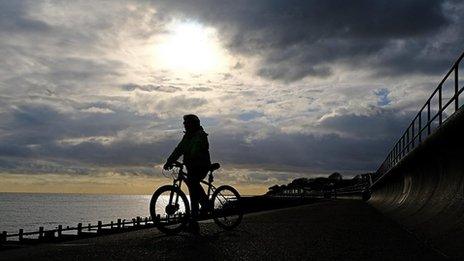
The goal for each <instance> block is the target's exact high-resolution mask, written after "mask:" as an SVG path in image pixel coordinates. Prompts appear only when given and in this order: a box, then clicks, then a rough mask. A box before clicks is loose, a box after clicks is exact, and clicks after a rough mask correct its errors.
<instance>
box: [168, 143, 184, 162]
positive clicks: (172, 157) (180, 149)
mask: <svg viewBox="0 0 464 261" xmlns="http://www.w3.org/2000/svg"><path fill="white" fill-rule="evenodd" d="M184 148H185V141H184V138H182V140H181V141H180V142H179V144H177V146H176V148H175V149H174V151H173V152H172V153H171V155H170V156H169V157H168V160H167V161H166V164H168V165H170V164H172V163H174V162H175V161H177V160H178V159H179V158H180V156H182V154H184Z"/></svg>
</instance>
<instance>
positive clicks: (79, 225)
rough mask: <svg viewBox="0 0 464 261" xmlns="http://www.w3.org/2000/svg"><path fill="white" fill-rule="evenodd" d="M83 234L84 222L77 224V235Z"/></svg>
mask: <svg viewBox="0 0 464 261" xmlns="http://www.w3.org/2000/svg"><path fill="white" fill-rule="evenodd" d="M81 234H82V223H79V224H77V235H78V236H80V235H81Z"/></svg>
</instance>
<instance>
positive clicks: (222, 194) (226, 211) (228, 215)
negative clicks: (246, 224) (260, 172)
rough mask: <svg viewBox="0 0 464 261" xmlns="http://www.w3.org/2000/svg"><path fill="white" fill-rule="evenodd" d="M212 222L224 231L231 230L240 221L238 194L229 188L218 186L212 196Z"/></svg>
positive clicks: (241, 214) (241, 213)
mask: <svg viewBox="0 0 464 261" xmlns="http://www.w3.org/2000/svg"><path fill="white" fill-rule="evenodd" d="M212 201H213V204H214V209H213V219H214V222H215V223H216V224H217V225H218V226H219V227H221V228H223V229H225V230H232V229H234V228H235V227H237V226H238V225H239V224H240V222H241V221H242V217H243V210H242V206H241V201H240V194H239V193H238V191H237V190H236V189H234V188H233V187H231V186H227V185H225V186H220V187H219V188H218V189H216V191H214V193H213V196H212Z"/></svg>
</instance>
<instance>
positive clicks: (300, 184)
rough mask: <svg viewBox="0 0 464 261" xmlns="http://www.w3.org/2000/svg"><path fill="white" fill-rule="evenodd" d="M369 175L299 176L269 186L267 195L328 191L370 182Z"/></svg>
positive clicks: (336, 173) (335, 173)
mask: <svg viewBox="0 0 464 261" xmlns="http://www.w3.org/2000/svg"><path fill="white" fill-rule="evenodd" d="M368 175H370V174H360V175H356V176H355V177H353V178H352V179H343V175H342V174H340V173H338V172H334V173H332V174H330V175H329V176H328V177H317V178H297V179H294V180H293V181H292V182H290V183H289V184H286V185H280V186H279V185H274V186H271V187H269V188H268V192H267V193H266V195H281V194H288V193H293V192H295V191H302V192H303V193H304V194H316V193H317V194H321V193H325V192H327V191H332V190H337V189H342V188H345V187H350V186H355V185H361V184H364V183H366V182H369V178H368Z"/></svg>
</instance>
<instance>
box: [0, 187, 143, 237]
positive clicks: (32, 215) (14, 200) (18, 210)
mask: <svg viewBox="0 0 464 261" xmlns="http://www.w3.org/2000/svg"><path fill="white" fill-rule="evenodd" d="M150 198H151V195H88V194H36V193H31V194H28V193H0V232H1V231H7V232H8V233H17V232H18V230H19V229H20V228H22V229H24V232H30V231H37V230H38V229H39V227H44V228H45V229H55V228H57V227H58V225H62V226H63V227H66V226H70V227H75V226H77V224H78V223H82V224H83V225H86V224H88V223H91V224H93V225H96V224H97V222H98V221H102V222H103V223H109V222H111V221H115V222H116V221H117V219H118V218H120V219H126V220H132V218H135V217H137V216H140V217H149V216H150V213H149V203H150Z"/></svg>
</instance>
